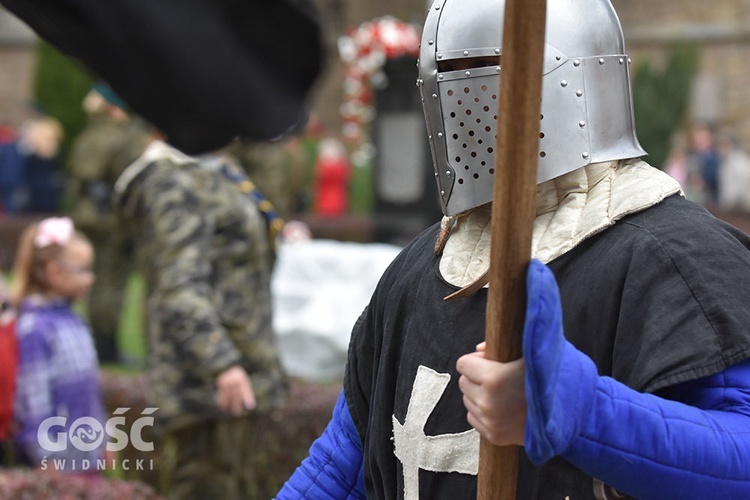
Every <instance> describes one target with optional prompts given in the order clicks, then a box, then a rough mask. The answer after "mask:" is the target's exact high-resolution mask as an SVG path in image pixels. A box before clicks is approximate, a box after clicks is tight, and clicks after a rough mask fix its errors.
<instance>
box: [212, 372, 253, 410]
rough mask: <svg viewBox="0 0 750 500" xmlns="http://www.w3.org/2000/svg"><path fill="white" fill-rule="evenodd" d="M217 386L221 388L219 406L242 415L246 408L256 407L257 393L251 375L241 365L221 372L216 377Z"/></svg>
mask: <svg viewBox="0 0 750 500" xmlns="http://www.w3.org/2000/svg"><path fill="white" fill-rule="evenodd" d="M216 387H217V389H218V390H219V401H218V403H219V408H221V409H222V410H224V411H226V412H228V413H231V414H232V415H241V414H242V413H243V412H244V411H246V410H252V409H254V408H255V393H254V392H253V384H252V383H251V382H250V377H248V376H247V373H246V372H245V370H244V369H242V367H241V366H233V367H231V368H228V369H226V370H224V371H223V372H221V373H220V374H219V375H218V376H217V377H216Z"/></svg>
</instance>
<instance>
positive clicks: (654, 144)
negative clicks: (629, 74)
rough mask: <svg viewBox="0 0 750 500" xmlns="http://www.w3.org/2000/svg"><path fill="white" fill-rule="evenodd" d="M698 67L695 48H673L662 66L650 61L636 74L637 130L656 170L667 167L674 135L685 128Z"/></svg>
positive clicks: (690, 46)
mask: <svg viewBox="0 0 750 500" xmlns="http://www.w3.org/2000/svg"><path fill="white" fill-rule="evenodd" d="M697 65H698V54H697V50H696V48H695V47H694V46H692V45H678V46H674V47H672V48H671V49H670V52H669V55H668V57H667V61H666V64H664V66H663V67H661V68H655V67H654V66H653V65H652V64H651V62H649V61H647V62H645V63H643V64H641V65H639V66H638V67H637V68H636V70H635V72H634V76H633V94H634V106H635V124H636V130H637V131H638V138H639V140H640V142H641V145H642V146H643V148H644V149H645V150H646V152H648V154H649V155H648V157H647V158H646V159H647V161H648V162H649V163H650V164H651V165H653V166H655V167H659V168H661V167H662V166H663V165H664V162H665V161H666V159H667V156H668V155H669V150H670V147H671V139H672V135H673V134H674V132H675V131H676V130H678V129H679V128H680V127H681V126H682V125H683V122H684V120H685V116H686V111H687V108H688V103H689V97H690V88H691V86H692V83H693V77H694V75H695V72H696V68H697Z"/></svg>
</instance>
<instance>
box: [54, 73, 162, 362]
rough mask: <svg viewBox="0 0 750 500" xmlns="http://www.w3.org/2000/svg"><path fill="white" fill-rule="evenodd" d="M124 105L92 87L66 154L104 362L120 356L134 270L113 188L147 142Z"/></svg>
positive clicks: (93, 317) (90, 308)
mask: <svg viewBox="0 0 750 500" xmlns="http://www.w3.org/2000/svg"><path fill="white" fill-rule="evenodd" d="M105 96H106V97H109V100H107V98H106V97H105ZM123 107H124V104H121V103H120V102H119V101H117V100H116V96H114V94H111V93H109V92H107V90H106V89H105V88H104V87H101V86H96V87H95V88H94V89H92V90H91V92H89V94H88V95H87V96H86V99H85V100H84V109H86V111H87V112H88V113H89V123H88V124H87V126H86V128H85V129H84V130H83V131H81V133H80V134H79V135H78V136H77V137H76V139H75V141H74V143H73V147H72V148H71V152H70V156H69V158H68V172H69V175H70V178H69V180H68V186H67V188H68V194H69V198H70V200H71V202H72V206H71V208H70V216H71V217H72V218H73V219H74V221H75V224H76V227H78V228H80V229H81V231H83V232H84V233H85V234H86V236H88V238H89V239H90V240H91V243H92V244H93V245H94V248H95V250H96V261H95V263H94V272H95V273H96V283H95V284H94V286H93V288H92V289H91V293H90V294H89V296H88V304H87V305H88V314H89V322H90V324H91V329H92V331H93V334H94V341H95V343H96V350H97V352H98V354H99V360H100V361H102V362H115V361H118V360H119V355H118V349H117V328H118V324H119V321H118V320H119V318H120V311H121V308H122V303H123V298H124V290H125V286H126V284H127V280H128V277H129V276H130V273H131V271H132V244H131V241H130V238H128V237H127V235H126V234H125V231H124V228H123V226H122V224H121V221H120V220H119V218H118V217H117V215H116V214H115V212H114V211H113V209H112V188H113V186H114V183H115V180H116V179H117V177H118V176H119V175H120V173H121V172H122V171H123V169H124V168H125V167H126V166H127V165H129V164H130V163H132V162H133V161H135V160H136V159H137V158H138V157H139V156H140V155H141V153H143V150H144V149H146V146H147V145H148V142H149V140H150V132H149V128H148V127H147V126H146V124H145V123H144V122H143V121H142V120H141V119H140V118H138V117H135V116H130V115H128V113H127V112H126V111H125V110H124V109H123Z"/></svg>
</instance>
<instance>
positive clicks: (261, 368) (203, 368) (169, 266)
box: [115, 141, 286, 428]
mask: <svg viewBox="0 0 750 500" xmlns="http://www.w3.org/2000/svg"><path fill="white" fill-rule="evenodd" d="M223 160H224V159H222V158H221V157H218V156H216V157H214V158H213V161H214V164H213V165H208V164H207V162H205V161H201V162H199V161H198V160H196V159H194V158H191V157H188V156H185V155H183V154H182V153H180V152H179V151H177V150H175V149H173V148H171V147H169V146H167V145H166V144H164V143H162V142H158V141H156V142H154V143H152V145H150V146H149V148H148V149H147V150H146V152H145V153H144V155H143V156H142V157H141V158H139V159H138V160H137V161H136V162H134V163H133V164H132V165H130V166H129V167H128V168H127V169H126V170H125V172H123V174H122V175H121V176H120V178H119V179H118V181H117V183H116V185H115V191H116V195H117V205H118V206H119V208H120V210H121V211H122V213H123V216H124V218H125V220H126V221H128V222H129V223H130V224H131V225H132V227H133V229H134V231H133V233H134V236H135V238H136V245H137V252H138V256H139V258H138V264H139V269H141V271H142V273H143V275H144V276H145V278H146V282H147V287H148V299H147V312H146V317H147V324H148V326H147V330H148V343H149V374H150V375H149V379H150V388H151V396H152V400H151V403H152V404H154V405H155V406H158V407H159V412H158V415H159V416H160V417H161V418H160V420H161V422H162V423H163V424H165V425H166V426H167V427H168V428H177V427H180V426H183V425H187V424H190V423H193V422H195V421H196V420H201V419H205V418H213V417H217V416H220V415H222V412H221V411H220V410H219V409H218V407H217V404H216V401H217V393H216V384H215V377H216V375H217V374H219V373H220V372H222V371H223V370H226V369H227V368H229V367H231V366H233V365H237V364H239V365H241V366H242V367H244V368H245V370H246V371H247V373H248V374H249V375H250V378H251V381H252V384H253V389H254V391H255V395H256V399H257V401H258V408H259V409H263V408H267V407H269V406H275V405H277V404H278V403H280V402H281V400H282V399H283V397H284V396H285V393H286V381H285V377H284V374H283V371H282V368H281V364H280V360H279V356H278V352H277V349H276V345H275V340H274V333H273V330H272V309H271V291H270V279H271V268H272V253H271V249H270V245H269V242H268V238H267V230H266V227H265V220H264V218H263V217H262V215H261V213H260V211H259V210H258V208H257V207H256V205H255V204H254V203H253V202H252V201H251V200H250V198H248V197H247V196H246V195H245V194H243V193H242V192H241V191H240V189H239V188H238V186H237V185H236V184H235V183H234V182H232V181H230V180H229V178H228V177H227V176H226V175H225V174H224V173H223V172H222V170H221V166H220V165H221V164H222V163H223Z"/></svg>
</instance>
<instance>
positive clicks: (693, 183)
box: [664, 121, 750, 213]
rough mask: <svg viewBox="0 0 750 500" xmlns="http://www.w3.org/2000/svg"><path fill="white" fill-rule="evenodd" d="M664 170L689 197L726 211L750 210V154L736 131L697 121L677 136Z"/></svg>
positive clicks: (739, 211)
mask: <svg viewBox="0 0 750 500" xmlns="http://www.w3.org/2000/svg"><path fill="white" fill-rule="evenodd" d="M664 170H665V171H666V172H667V173H668V174H669V175H671V176H672V177H674V178H675V179H676V180H677V181H678V182H679V183H680V185H681V186H682V189H683V191H684V192H685V196H686V197H687V198H688V199H690V200H692V201H695V202H698V203H701V204H703V205H706V206H707V207H709V208H712V209H718V210H720V211H723V212H732V213H750V156H749V155H748V154H747V152H746V150H745V148H744V147H743V145H742V143H741V141H740V140H739V138H738V136H737V135H736V134H735V133H734V132H733V131H731V130H728V129H720V130H716V127H714V126H713V125H711V124H709V123H706V122H702V121H695V122H694V123H692V124H691V125H690V127H689V129H688V131H687V133H686V134H678V135H677V136H676V138H675V140H674V143H673V145H672V150H671V153H670V155H669V158H668V159H667V161H666V164H665V165H664Z"/></svg>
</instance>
